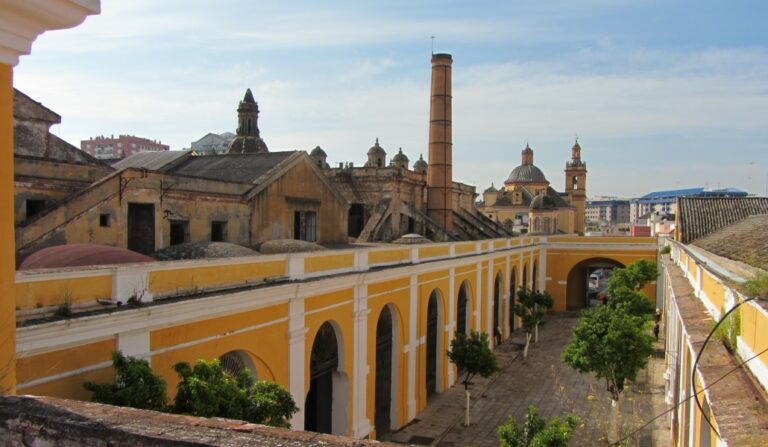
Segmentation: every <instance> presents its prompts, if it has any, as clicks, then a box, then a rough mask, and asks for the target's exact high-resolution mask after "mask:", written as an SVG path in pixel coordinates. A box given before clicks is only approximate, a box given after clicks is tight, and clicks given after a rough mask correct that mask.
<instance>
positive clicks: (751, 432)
mask: <svg viewBox="0 0 768 447" xmlns="http://www.w3.org/2000/svg"><path fill="white" fill-rule="evenodd" d="M663 266H664V269H665V271H666V272H667V275H668V280H669V283H670V285H671V287H672V291H673V298H674V300H675V302H676V306H677V310H678V313H679V318H680V322H681V323H682V326H683V330H684V331H685V333H686V334H687V339H686V340H685V343H686V344H688V345H689V347H690V349H691V351H692V352H693V353H694V354H695V353H698V351H699V349H701V345H702V344H703V343H704V340H705V339H706V337H707V334H708V333H709V331H710V330H711V329H712V326H713V325H714V320H713V319H712V317H711V316H710V314H709V312H708V311H707V308H706V307H705V306H704V304H703V303H702V302H701V300H700V299H699V298H697V297H696V295H695V291H694V289H693V287H692V286H691V284H690V282H689V281H688V279H686V278H685V276H683V271H682V270H681V269H680V267H678V266H677V265H675V264H674V262H672V261H671V260H669V259H665V260H664V261H663ZM672 323H674V322H668V323H667V324H672ZM667 349H675V347H670V346H668V347H667ZM683 373H684V374H690V371H684V372H683ZM698 375H699V378H700V380H701V382H702V386H699V387H698V388H697V389H698V390H699V391H701V389H702V387H707V386H711V388H708V389H707V390H706V392H705V393H702V394H700V399H701V400H702V401H704V400H706V401H707V403H708V404H709V406H710V408H711V411H712V414H713V416H714V419H715V422H716V424H717V427H718V429H719V432H720V435H721V437H722V438H723V439H724V440H725V441H726V442H727V443H728V445H735V446H741V445H768V430H766V427H768V418H767V417H766V413H765V409H766V408H767V407H768V404H767V403H766V398H765V396H764V393H763V392H762V390H761V389H760V388H759V387H757V386H756V385H755V382H754V381H753V380H752V379H751V378H750V376H749V373H748V372H747V371H746V367H741V368H739V367H738V363H737V359H735V358H734V357H733V356H731V355H730V354H729V353H728V351H727V350H726V349H725V347H724V346H723V344H722V343H720V342H718V341H717V340H715V339H711V340H710V342H709V343H708V344H707V348H706V350H705V351H704V354H703V355H702V357H701V359H700V361H699V363H698ZM689 392H690V391H689ZM689 405H694V406H695V405H696V404H695V403H694V401H693V399H691V401H690V404H689ZM697 411H698V410H697ZM702 423H705V422H703V421H702Z"/></svg>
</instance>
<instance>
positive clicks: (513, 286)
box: [509, 268, 517, 332]
mask: <svg viewBox="0 0 768 447" xmlns="http://www.w3.org/2000/svg"><path fill="white" fill-rule="evenodd" d="M515 300H517V269H516V268H512V275H511V277H510V278H509V330H510V332H514V331H515Z"/></svg>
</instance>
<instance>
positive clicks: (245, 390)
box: [173, 359, 298, 427]
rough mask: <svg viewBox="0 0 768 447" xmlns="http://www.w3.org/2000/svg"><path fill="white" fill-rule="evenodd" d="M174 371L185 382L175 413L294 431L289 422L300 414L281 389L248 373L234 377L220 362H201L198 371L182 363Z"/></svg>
mask: <svg viewBox="0 0 768 447" xmlns="http://www.w3.org/2000/svg"><path fill="white" fill-rule="evenodd" d="M174 369H175V370H176V372H177V373H178V374H179V377H180V378H181V381H180V382H179V384H178V388H177V393H176V400H175V402H174V406H173V411H174V412H177V413H184V414H192V415H195V416H202V417H224V418H231V419H241V420H244V421H248V422H254V423H257V424H268V425H272V426H278V427H290V423H289V422H288V420H289V419H290V418H291V416H293V414H294V413H296V412H297V411H298V408H296V403H295V402H294V400H293V397H292V396H291V394H290V393H289V392H288V391H287V390H285V389H284V388H283V387H281V386H280V385H278V384H276V383H272V382H263V381H262V382H256V380H255V379H254V377H253V375H252V374H251V373H250V371H248V370H246V369H244V370H242V371H240V373H238V374H237V376H232V375H231V374H230V373H228V372H227V371H225V370H224V368H222V367H221V363H220V362H219V360H218V359H214V360H211V361H210V362H207V361H205V360H202V359H201V360H198V361H197V362H196V363H195V366H194V367H190V366H189V364H188V363H186V362H181V363H177V364H176V365H175V366H174Z"/></svg>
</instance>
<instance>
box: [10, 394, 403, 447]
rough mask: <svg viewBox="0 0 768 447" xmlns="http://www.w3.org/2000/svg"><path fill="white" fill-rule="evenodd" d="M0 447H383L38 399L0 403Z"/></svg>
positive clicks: (13, 398) (340, 438)
mask: <svg viewBox="0 0 768 447" xmlns="http://www.w3.org/2000/svg"><path fill="white" fill-rule="evenodd" d="M0 444H2V445H30V446H31V445H35V446H37V445H44V446H67V447H69V446H110V447H119V446H126V447H129V446H147V447H154V446H158V447H160V446H221V447H230V446H231V447H235V446H282V447H294V446H295V447H302V446H347V447H357V446H360V447H363V446H372V445H378V446H386V445H393V444H385V443H379V442H377V441H367V440H360V439H354V438H348V437H343V436H334V435H326V434H319V433H313V432H304V431H292V430H287V429H281V428H274V427H267V426H264V425H258V424H250V423H247V422H243V421H236V420H231V419H218V418H211V419H207V418H199V417H194V416H182V415H176V414H167V413H158V412H156V411H147V410H138V409H135V408H126V407H115V406H111V405H103V404H96V403H92V402H81V401H75V400H67V399H56V398H52V397H38V396H2V397H0Z"/></svg>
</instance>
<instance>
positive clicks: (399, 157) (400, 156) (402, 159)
mask: <svg viewBox="0 0 768 447" xmlns="http://www.w3.org/2000/svg"><path fill="white" fill-rule="evenodd" d="M382 150H383V149H382ZM392 161H393V162H395V163H406V164H407V163H408V157H407V156H406V155H405V154H404V153H403V148H402V147H401V148H400V151H398V153H397V154H395V156H394V157H392Z"/></svg>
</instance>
